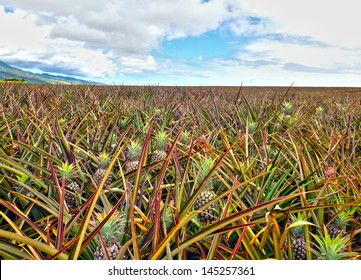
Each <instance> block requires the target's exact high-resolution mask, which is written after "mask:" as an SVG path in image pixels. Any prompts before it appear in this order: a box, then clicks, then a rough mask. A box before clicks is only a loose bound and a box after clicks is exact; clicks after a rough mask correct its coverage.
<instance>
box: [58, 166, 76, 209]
mask: <svg viewBox="0 0 361 280" xmlns="http://www.w3.org/2000/svg"><path fill="white" fill-rule="evenodd" d="M73 168H74V166H73V165H72V164H68V163H63V164H62V165H61V167H60V168H59V173H60V176H61V178H62V179H64V180H65V194H64V200H65V203H66V205H67V206H68V208H69V209H74V208H76V207H77V206H78V204H77V200H76V197H77V196H78V195H79V194H80V193H81V190H80V187H79V185H78V183H77V182H75V181H74V180H73Z"/></svg>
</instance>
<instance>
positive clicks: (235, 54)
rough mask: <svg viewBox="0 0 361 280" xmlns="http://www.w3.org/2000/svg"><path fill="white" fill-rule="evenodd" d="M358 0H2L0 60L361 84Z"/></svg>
mask: <svg viewBox="0 0 361 280" xmlns="http://www.w3.org/2000/svg"><path fill="white" fill-rule="evenodd" d="M360 8H361V3H360V2H359V1H358V0H343V1H325V0H317V1H314V0H312V1H311V0H303V1H297V0H294V1H290V0H282V1H281V0H272V1H271V0H209V1H201V0H137V1H132V0H107V1H100V0H76V1H74V0H71V1H70V0H62V1H46V0H22V1H18V0H0V34H1V38H0V60H1V61H3V62H5V63H8V64H10V65H12V66H15V67H19V68H21V69H25V70H31V71H34V72H38V73H42V72H47V73H53V74H62V75H69V76H74V77H80V78H85V79H88V80H92V81H96V82H102V83H106V84H115V85H120V84H121V85H133V84H136V85H170V86H182V85H191V86H193V85H194V86H196V85H197V86H198V85H200V86H240V85H241V84H243V85H244V86H290V85H292V84H293V85H294V86H361V27H360V26H361V17H360V16H359V13H360Z"/></svg>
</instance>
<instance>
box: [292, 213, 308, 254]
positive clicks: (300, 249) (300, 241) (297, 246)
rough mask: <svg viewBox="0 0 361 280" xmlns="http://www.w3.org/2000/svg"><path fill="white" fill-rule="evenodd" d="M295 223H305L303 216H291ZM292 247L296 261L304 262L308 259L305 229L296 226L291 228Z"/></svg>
mask: <svg viewBox="0 0 361 280" xmlns="http://www.w3.org/2000/svg"><path fill="white" fill-rule="evenodd" d="M291 221H292V222H293V223H295V222H297V221H304V218H303V216H302V215H300V214H299V215H298V216H297V217H296V216H291ZM291 243H292V244H291V245H292V250H293V258H294V259H295V260H304V259H305V258H306V237H305V228H304V227H303V226H295V227H292V228H291Z"/></svg>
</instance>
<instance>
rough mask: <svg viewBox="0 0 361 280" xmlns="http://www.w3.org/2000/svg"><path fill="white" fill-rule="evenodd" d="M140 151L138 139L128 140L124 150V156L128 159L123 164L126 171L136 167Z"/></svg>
mask: <svg viewBox="0 0 361 280" xmlns="http://www.w3.org/2000/svg"><path fill="white" fill-rule="evenodd" d="M141 151H142V150H141V146H140V145H139V142H138V141H131V142H130V144H129V145H128V147H127V151H126V157H127V159H128V161H127V163H126V165H125V169H126V171H127V172H131V171H133V170H136V169H137V168H138V165H139V157H140V153H141Z"/></svg>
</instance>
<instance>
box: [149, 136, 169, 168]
mask: <svg viewBox="0 0 361 280" xmlns="http://www.w3.org/2000/svg"><path fill="white" fill-rule="evenodd" d="M166 148H167V134H166V133H165V132H164V131H160V132H158V133H157V135H156V137H155V150H154V153H153V154H152V156H151V158H150V161H151V162H156V161H160V160H164V159H165V158H166V157H167V152H166Z"/></svg>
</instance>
